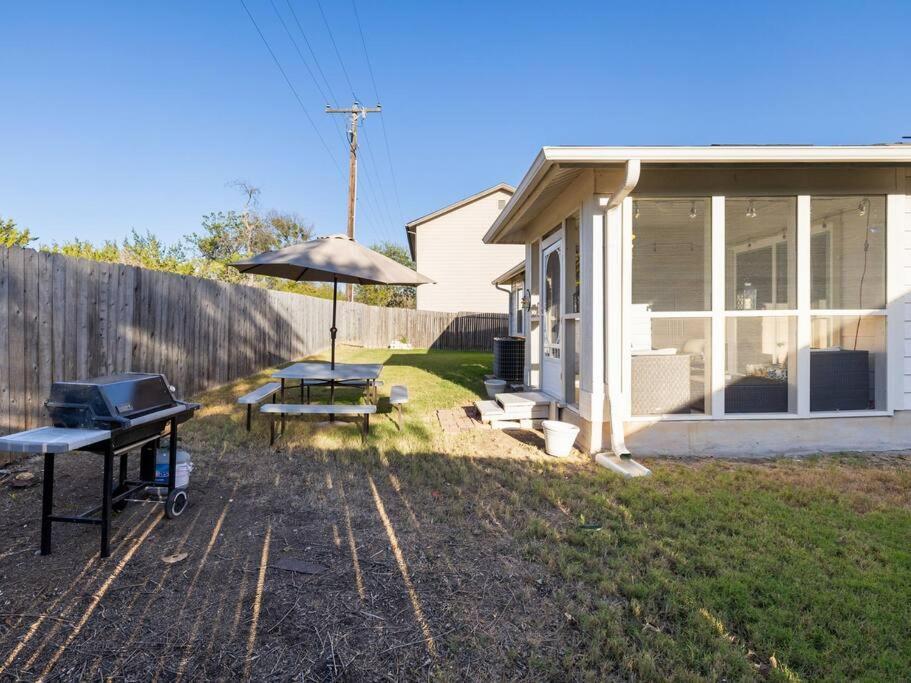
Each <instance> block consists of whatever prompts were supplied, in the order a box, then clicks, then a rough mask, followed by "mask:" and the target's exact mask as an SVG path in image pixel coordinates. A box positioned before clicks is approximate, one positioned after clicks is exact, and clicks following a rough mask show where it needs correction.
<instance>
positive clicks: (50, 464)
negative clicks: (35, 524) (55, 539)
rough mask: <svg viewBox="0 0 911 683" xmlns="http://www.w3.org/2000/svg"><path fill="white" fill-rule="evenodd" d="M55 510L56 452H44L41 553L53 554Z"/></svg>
mask: <svg viewBox="0 0 911 683" xmlns="http://www.w3.org/2000/svg"><path fill="white" fill-rule="evenodd" d="M53 512H54V454H53V453H45V454H44V479H43V480H42V492H41V554H42V555H50V554H51V515H52V514H53Z"/></svg>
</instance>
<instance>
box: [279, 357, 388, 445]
mask: <svg viewBox="0 0 911 683" xmlns="http://www.w3.org/2000/svg"><path fill="white" fill-rule="evenodd" d="M382 371H383V366H382V365H381V364H380V363H336V364H335V367H334V368H333V367H332V365H331V364H330V363H327V362H322V361H304V362H301V363H294V364H292V365H289V366H288V367H286V368H282V369H281V370H278V371H277V372H274V373H273V374H272V376H273V377H274V378H275V379H279V380H281V384H282V388H281V402H282V403H284V402H285V382H286V381H287V380H297V381H298V382H299V383H300V391H301V402H302V403H303V400H304V399H303V397H304V388H307V390H308V392H309V388H310V387H312V386H325V385H329V390H330V397H329V402H330V403H334V402H335V387H336V385H342V386H346V385H347V386H351V385H352V384H355V385H356V384H357V383H363V386H364V388H365V389H366V391H367V394H368V395H369V394H370V393H371V391H372V390H373V386H374V384H375V383H376V381H377V379H378V378H379V376H380V373H381V372H382ZM308 395H309V393H308ZM284 417H285V416H284V415H282V431H284ZM334 417H335V416H334V415H330V418H329V419H330V420H332V419H334Z"/></svg>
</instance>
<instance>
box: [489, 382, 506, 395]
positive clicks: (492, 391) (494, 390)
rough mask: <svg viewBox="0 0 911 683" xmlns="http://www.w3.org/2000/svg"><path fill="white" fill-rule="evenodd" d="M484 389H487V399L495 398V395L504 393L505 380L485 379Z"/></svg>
mask: <svg viewBox="0 0 911 683" xmlns="http://www.w3.org/2000/svg"><path fill="white" fill-rule="evenodd" d="M484 388H485V389H487V398H496V396H497V394H502V393H503V392H504V391H506V380H505V379H485V380H484Z"/></svg>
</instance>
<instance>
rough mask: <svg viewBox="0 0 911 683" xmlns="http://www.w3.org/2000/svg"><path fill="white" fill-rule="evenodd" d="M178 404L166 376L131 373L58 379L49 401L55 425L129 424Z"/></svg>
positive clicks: (48, 405) (52, 387)
mask: <svg viewBox="0 0 911 683" xmlns="http://www.w3.org/2000/svg"><path fill="white" fill-rule="evenodd" d="M177 404H178V402H177V399H176V398H175V397H174V394H173V393H172V392H171V389H170V387H169V386H168V382H167V380H166V379H165V376H164V375H156V374H151V373H143V372H127V373H122V374H116V375H105V376H103V377H93V378H91V379H85V380H78V381H70V382H54V384H53V385H52V386H51V394H50V397H49V398H48V401H47V408H48V413H49V415H50V417H51V420H52V421H53V422H54V425H55V426H58V427H85V426H89V425H97V424H99V423H104V424H108V425H111V426H121V427H124V426H129V422H130V420H132V419H135V418H138V417H141V416H144V415H149V414H151V413H155V412H158V411H161V410H166V409H168V408H173V407H174V406H176V405H177Z"/></svg>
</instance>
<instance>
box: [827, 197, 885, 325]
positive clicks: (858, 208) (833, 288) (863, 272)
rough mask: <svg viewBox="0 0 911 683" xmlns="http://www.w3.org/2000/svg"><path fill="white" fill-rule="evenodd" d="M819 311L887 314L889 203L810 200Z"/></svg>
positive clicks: (858, 199)
mask: <svg viewBox="0 0 911 683" xmlns="http://www.w3.org/2000/svg"><path fill="white" fill-rule="evenodd" d="M810 214H811V230H812V235H813V237H812V248H811V253H810V268H811V271H812V282H813V287H812V295H811V300H810V304H811V306H812V308H813V309H816V310H819V309H839V310H845V309H847V310H850V309H871V308H876V309H885V307H886V198H885V197H882V196H853V197H813V198H812V199H811V200H810Z"/></svg>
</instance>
